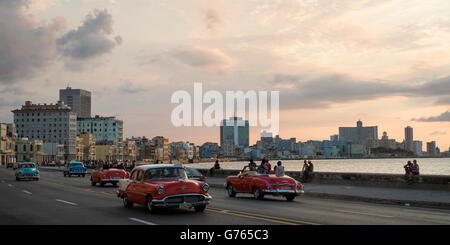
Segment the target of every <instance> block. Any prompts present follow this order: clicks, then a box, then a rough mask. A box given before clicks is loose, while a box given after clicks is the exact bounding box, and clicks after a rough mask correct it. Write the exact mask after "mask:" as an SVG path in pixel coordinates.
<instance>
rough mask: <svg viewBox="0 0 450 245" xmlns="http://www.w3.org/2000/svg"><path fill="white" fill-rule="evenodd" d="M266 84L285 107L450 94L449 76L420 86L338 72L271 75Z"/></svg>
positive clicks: (442, 98) (443, 100) (440, 96)
mask: <svg viewBox="0 0 450 245" xmlns="http://www.w3.org/2000/svg"><path fill="white" fill-rule="evenodd" d="M268 86H270V87H275V88H278V89H279V90H280V105H281V106H284V107H285V108H289V109H291V108H308V107H309V108H316V107H329V106H330V105H333V104H336V103H348V102H353V101H367V100H374V99H378V98H386V97H392V96H409V97H411V96H412V97H430V98H437V102H435V104H437V103H441V104H443V103H444V102H445V99H447V98H448V97H450V77H444V78H440V79H437V80H433V81H429V82H426V83H424V84H421V85H408V84H404V83H388V82H380V81H365V80H355V79H353V78H351V77H348V76H346V75H342V74H330V75H321V76H318V77H313V78H310V77H308V76H307V75H301V74H300V75H292V74H274V75H273V77H272V79H271V80H269V83H268Z"/></svg>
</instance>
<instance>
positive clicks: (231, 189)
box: [227, 184, 236, 197]
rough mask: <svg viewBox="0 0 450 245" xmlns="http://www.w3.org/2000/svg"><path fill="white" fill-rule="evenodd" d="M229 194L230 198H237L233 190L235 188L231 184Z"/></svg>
mask: <svg viewBox="0 0 450 245" xmlns="http://www.w3.org/2000/svg"><path fill="white" fill-rule="evenodd" d="M227 192H228V196H229V197H235V196H236V192H235V191H234V190H233V186H232V185H231V184H228V185H227Z"/></svg>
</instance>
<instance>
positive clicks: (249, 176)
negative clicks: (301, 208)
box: [225, 166, 304, 201]
mask: <svg viewBox="0 0 450 245" xmlns="http://www.w3.org/2000/svg"><path fill="white" fill-rule="evenodd" d="M225 188H226V189H227V191H228V196H230V197H234V196H236V193H252V194H253V196H254V197H255V199H263V198H264V195H266V194H269V195H274V196H284V197H285V198H286V199H287V200H288V201H292V200H294V199H295V197H296V196H299V195H303V194H304V189H303V185H302V183H300V182H299V181H297V180H295V179H293V178H291V177H289V176H286V175H283V176H277V175H273V174H258V173H257V172H256V171H252V170H250V169H249V168H248V166H245V167H244V168H243V169H242V171H241V172H240V173H239V174H238V175H237V176H228V177H227V179H226V182H225Z"/></svg>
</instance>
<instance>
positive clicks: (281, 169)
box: [274, 161, 284, 175]
mask: <svg viewBox="0 0 450 245" xmlns="http://www.w3.org/2000/svg"><path fill="white" fill-rule="evenodd" d="M274 168H275V174H276V175H284V167H283V166H282V165H281V161H278V162H277V166H275V167H274Z"/></svg>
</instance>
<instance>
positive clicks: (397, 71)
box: [0, 0, 450, 150]
mask: <svg viewBox="0 0 450 245" xmlns="http://www.w3.org/2000/svg"><path fill="white" fill-rule="evenodd" d="M438 2H439V4H432V5H430V4H427V3H425V2H410V1H369V0H364V1H348V2H346V1H344V2H339V3H329V4H325V3H309V2H304V1H278V2H274V1H258V2H255V1H249V2H233V1H231V2H230V1H227V2H225V1H215V2H211V1H199V2H195V3H193V2H191V1H179V2H178V3H176V4H175V3H158V2H145V1H141V0H139V1H137V2H134V1H126V2H119V1H110V0H98V1H76V2H68V1H58V0H48V1H34V0H31V1H13V2H6V3H4V2H2V3H0V4H1V8H0V11H1V14H0V18H1V20H2V21H3V22H2V23H15V25H13V26H8V25H4V24H2V25H0V30H1V31H2V32H3V33H5V34H6V35H3V36H2V37H1V40H2V42H1V43H2V44H5V46H2V47H0V57H1V58H2V60H4V61H5V62H4V63H2V64H1V67H0V121H2V122H12V114H11V112H10V111H11V109H12V108H18V107H19V106H20V105H21V104H23V102H24V101H26V100H31V101H37V102H40V103H54V102H55V101H57V100H58V93H57V91H58V90H59V89H62V88H65V87H66V86H67V84H69V85H70V86H71V87H73V88H82V89H86V90H89V91H91V92H92V104H93V105H92V114H93V115H95V114H99V115H104V116H118V117H119V118H120V119H121V120H123V121H124V124H125V125H124V137H131V136H133V135H135V136H139V135H148V136H153V135H164V136H165V137H168V138H169V139H170V140H171V141H178V140H189V141H190V142H195V143H197V144H200V143H203V142H208V141H213V142H219V135H218V133H217V131H218V129H217V127H211V128H207V127H202V128H195V127H180V128H175V127H173V126H171V124H170V111H171V110H172V109H173V107H174V105H171V104H170V95H171V94H172V93H173V92H174V91H175V90H177V89H183V90H186V91H192V85H193V83H195V82H203V83H204V89H205V90H217V91H226V90H243V91H247V90H280V132H279V135H280V137H282V138H290V137H296V138H297V140H300V141H306V140H308V139H316V140H324V139H328V138H329V136H330V135H332V134H337V133H338V132H337V128H338V127H345V126H352V125H354V122H355V121H357V120H358V119H361V120H362V121H364V123H365V124H366V125H377V126H378V130H379V132H383V131H387V132H388V133H389V136H390V137H391V138H394V139H397V140H398V141H402V140H403V139H404V128H405V127H407V126H411V127H412V128H414V139H420V140H421V141H423V142H424V145H423V147H425V145H426V143H425V142H431V141H436V144H437V145H438V146H439V147H440V148H441V149H443V150H444V149H448V148H449V147H450V137H448V136H449V134H450V130H449V129H450V126H449V121H450V118H449V115H450V112H449V107H450V99H449V98H450V90H449V89H450V77H449V75H450V74H449V73H448V70H449V68H450V62H449V61H448V59H446V57H447V56H448V53H450V46H449V45H450V44H449V43H448V42H447V40H449V38H450V29H449V28H448V27H449V26H450V25H449V23H450V21H449V19H448V16H449V13H448V9H450V6H449V5H450V3H448V2H447V1H438ZM136 3H139V4H136ZM137 6H139V7H137ZM129 12H133V13H134V14H133V15H130V14H129ZM287 13H288V14H287ZM400 13H401V14H400ZM380 16H382V17H383V18H380ZM93 23H95V24H96V25H90V24H93ZM162 23H163V24H164V25H161V24H162ZM243 23H244V24H243ZM166 27H169V28H166ZM36 30H41V31H42V33H45V34H46V35H44V36H45V38H43V37H42V36H36V34H35V33H36V32H35V31H36ZM8 33H10V35H8ZM17 40H21V41H20V42H18V41H17ZM31 40H32V41H31ZM14 50H21V51H22V52H23V53H17V52H14ZM80 50H89V51H90V52H81V51H80ZM30 56H32V57H36V60H35V62H30V61H29V58H28V57H30ZM5 64H6V65H5ZM173 71H176V72H173ZM264 129H265V128H251V129H250V139H249V140H250V144H251V145H252V144H254V143H255V142H256V141H257V140H258V139H259V135H260V131H261V130H264Z"/></svg>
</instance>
